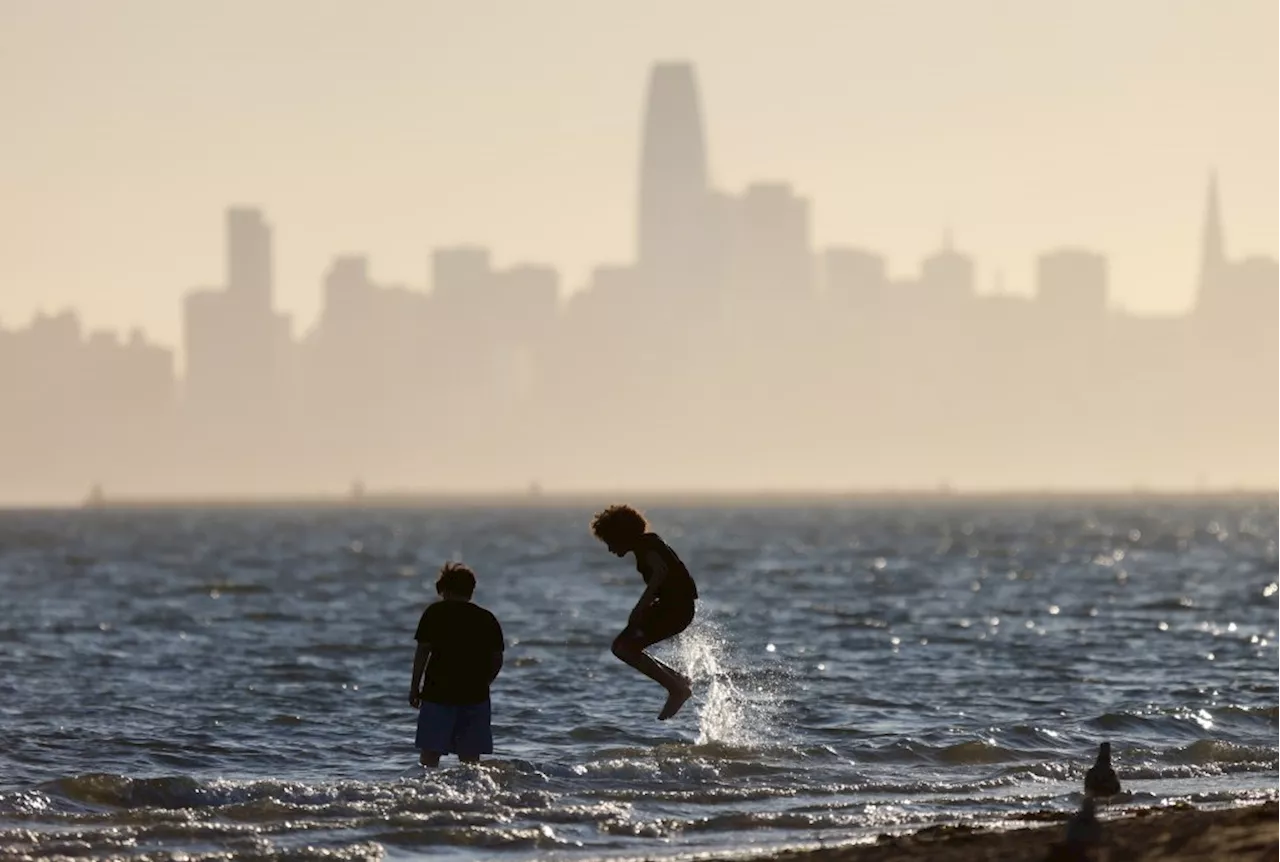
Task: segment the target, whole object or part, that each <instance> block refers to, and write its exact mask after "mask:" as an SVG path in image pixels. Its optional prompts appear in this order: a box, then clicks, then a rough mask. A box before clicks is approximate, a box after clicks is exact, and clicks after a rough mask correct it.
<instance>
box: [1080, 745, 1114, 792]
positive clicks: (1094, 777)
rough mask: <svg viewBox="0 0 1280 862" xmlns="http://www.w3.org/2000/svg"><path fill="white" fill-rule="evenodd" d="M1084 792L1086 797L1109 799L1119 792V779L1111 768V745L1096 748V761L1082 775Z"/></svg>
mask: <svg viewBox="0 0 1280 862" xmlns="http://www.w3.org/2000/svg"><path fill="white" fill-rule="evenodd" d="M1084 792H1085V795H1086V796H1100V797H1103V798H1110V797H1112V796H1115V795H1116V794H1117V793H1119V792H1120V779H1119V778H1117V777H1116V771H1115V770H1114V769H1112V768H1111V743H1109V742H1104V743H1102V744H1101V745H1099V746H1098V759H1097V760H1095V761H1094V762H1093V766H1092V767H1090V769H1089V771H1088V772H1086V773H1085V774H1084Z"/></svg>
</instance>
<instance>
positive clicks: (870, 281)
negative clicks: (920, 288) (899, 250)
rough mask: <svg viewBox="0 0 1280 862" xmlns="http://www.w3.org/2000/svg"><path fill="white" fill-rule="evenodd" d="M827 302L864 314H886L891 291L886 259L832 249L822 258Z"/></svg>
mask: <svg viewBox="0 0 1280 862" xmlns="http://www.w3.org/2000/svg"><path fill="white" fill-rule="evenodd" d="M822 281H823V287H824V290H825V293H826V296H827V299H828V300H829V301H830V302H832V303H834V304H836V305H837V306H838V307H839V306H843V307H848V308H851V309H854V310H855V311H856V312H858V313H861V314H874V313H876V312H878V311H880V310H883V307H884V303H885V301H886V296H885V294H886V292H887V290H888V287H889V283H888V279H887V277H886V275H885V260H884V257H883V256H881V255H879V254H876V253H874V252H870V251H866V250H864V249H860V248H851V247H848V246H832V247H831V248H828V249H827V250H826V251H825V252H823V255H822Z"/></svg>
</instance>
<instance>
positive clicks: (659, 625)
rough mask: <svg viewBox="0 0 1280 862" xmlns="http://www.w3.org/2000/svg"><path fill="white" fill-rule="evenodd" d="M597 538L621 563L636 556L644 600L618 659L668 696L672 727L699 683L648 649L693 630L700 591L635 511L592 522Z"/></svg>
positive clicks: (613, 511) (621, 640) (610, 511)
mask: <svg viewBox="0 0 1280 862" xmlns="http://www.w3.org/2000/svg"><path fill="white" fill-rule="evenodd" d="M591 532H592V533H593V534H594V535H595V537H596V538H597V539H599V540H600V541H602V542H604V543H605V545H606V546H607V547H608V548H609V550H610V551H611V552H612V553H614V554H617V555H618V556H619V557H624V556H626V555H627V554H628V553H634V554H635V556H636V570H637V571H639V572H640V576H641V577H642V578H644V583H645V588H644V594H643V595H641V596H640V600H639V601H638V602H636V606H635V609H634V610H632V611H631V616H630V618H629V619H628V620H627V627H626V628H625V629H623V630H622V633H621V634H619V635H618V636H617V637H616V638H614V639H613V654H614V655H616V656H617V657H618V658H620V659H622V660H623V661H624V662H626V663H627V664H629V665H631V666H632V667H633V668H635V669H636V670H638V671H640V672H641V673H642V674H644V675H645V676H647V677H649V679H651V680H654V681H655V682H657V683H660V684H661V685H662V686H663V687H664V688H665V689H666V690H667V703H666V705H665V706H663V707H662V712H661V713H659V714H658V720H659V721H666V720H667V719H668V718H671V717H672V716H673V715H675V714H676V713H677V712H679V711H680V707H682V706H684V703H685V701H687V700H688V699H689V698H690V697H692V696H693V683H692V681H691V680H690V679H689V678H688V677H687V676H684V675H683V674H681V673H678V672H677V671H676V670H674V669H673V668H671V667H669V666H668V665H666V664H663V663H662V662H660V661H658V660H657V659H655V658H653V657H652V656H650V655H648V654H646V653H645V649H646V648H648V647H651V646H653V645H654V644H656V643H658V642H660V641H664V640H667V639H668V638H673V637H675V636H676V635H678V634H680V632H682V631H684V630H685V629H687V628H688V627H689V624H690V623H691V622H693V614H694V602H695V600H696V599H697V598H698V587H697V585H695V584H694V582H693V577H692V576H691V575H690V574H689V570H688V569H687V568H685V565H684V563H682V562H681V561H680V558H679V557H678V556H676V552H675V551H673V550H671V548H670V547H668V545H667V543H666V542H664V541H662V539H661V538H659V537H658V535H657V534H656V533H651V532H649V525H648V524H647V523H646V522H645V519H644V516H643V515H641V514H640V513H639V512H637V511H636V510H635V509H633V508H631V507H630V506H610V507H609V508H607V509H605V510H604V511H603V512H600V513H599V514H597V515H596V516H595V519H594V520H592V522H591Z"/></svg>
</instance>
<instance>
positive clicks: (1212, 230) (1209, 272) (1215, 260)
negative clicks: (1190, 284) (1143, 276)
mask: <svg viewBox="0 0 1280 862" xmlns="http://www.w3.org/2000/svg"><path fill="white" fill-rule="evenodd" d="M1226 271H1227V252H1226V245H1225V242H1224V240H1223V235H1222V214H1221V212H1220V210H1219V208H1218V174H1217V172H1216V171H1214V172H1212V173H1210V174H1209V195H1208V200H1207V201H1206V203H1205V213H1204V232H1203V234H1202V236H1201V240H1200V279H1199V281H1198V282H1197V284H1196V307H1197V308H1205V307H1206V306H1211V305H1213V304H1214V303H1215V302H1216V301H1217V300H1218V299H1219V298H1220V296H1221V292H1222V286H1223V281H1224V280H1225V276H1226Z"/></svg>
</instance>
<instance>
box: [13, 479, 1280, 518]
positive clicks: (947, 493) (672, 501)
mask: <svg viewBox="0 0 1280 862" xmlns="http://www.w3.org/2000/svg"><path fill="white" fill-rule="evenodd" d="M1277 497H1280V485H1277V486H1266V487H1262V486H1248V485H1242V486H1236V487H1223V488H1195V487H1189V486H1168V487H1151V488H1147V487H1142V486H1138V485H1135V486H1131V487H1127V488H1126V487H1120V486H1114V487H1110V488H1106V487H1098V488H1064V487H1056V488H1055V487H1044V488H991V489H971V490H963V489H956V488H947V487H940V488H939V487H934V488H901V489H893V488H878V489H876V488H869V489H856V488H851V489H823V488H804V487H797V488H755V489H738V490H735V489H730V488H689V489H676V488H654V489H649V490H645V489H640V488H632V489H625V488H621V487H619V488H613V489H607V488H599V489H590V488H584V489H566V490H562V491H545V490H541V489H539V490H531V489H525V490H516V489H507V490H494V489H489V490H473V491H464V490H456V489H455V490H439V491H413V490H402V491H396V490H391V491H380V492H370V491H365V492H363V493H360V494H354V493H351V492H347V493H333V492H327V493H314V494H305V493H299V494H286V493H280V494H265V493H264V494H203V495H202V494H174V495H144V494H139V495H122V496H119V497H114V498H113V497H109V496H106V495H103V496H101V497H98V498H95V497H94V496H93V495H90V497H89V498H87V499H85V500H82V501H80V502H78V503H75V502H47V503H40V502H20V501H3V500H0V513H3V512H20V511H37V510H38V511H126V510H131V511H144V510H184V509H186V510H200V509H244V510H263V509H292V508H309V509H361V508H363V509H413V508H448V507H455V506H456V507H460V508H465V507H485V506H502V507H517V508H542V507H545V508H556V507H559V506H572V505H580V504H586V503H588V502H591V503H592V504H593V505H594V504H596V503H600V502H603V501H606V500H620V499H628V500H632V501H637V502H639V503H640V504H641V505H646V506H653V505H658V506H661V505H675V506H681V505H723V506H730V507H733V506H741V505H751V504H759V503H764V504H767V503H791V504H806V503H815V504H819V503H836V502H850V503H877V502H885V503H916V502H923V503H933V502H946V501H952V502H978V501H987V502H1000V501H1008V502H1019V501H1021V502H1072V501H1076V502H1085V501H1097V502H1106V501H1114V500H1152V501H1161V500H1223V499H1258V498H1268V499H1275V498H1277Z"/></svg>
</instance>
